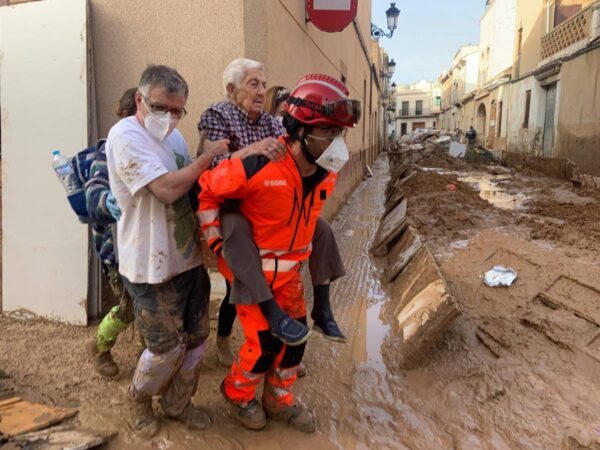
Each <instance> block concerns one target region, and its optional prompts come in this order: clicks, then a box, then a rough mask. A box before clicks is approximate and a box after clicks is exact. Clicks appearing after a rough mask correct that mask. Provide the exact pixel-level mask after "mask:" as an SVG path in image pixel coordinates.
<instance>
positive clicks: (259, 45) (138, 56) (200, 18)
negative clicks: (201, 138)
mask: <svg viewBox="0 0 600 450" xmlns="http://www.w3.org/2000/svg"><path fill="white" fill-rule="evenodd" d="M90 2H91V14H92V22H93V43H94V53H95V56H94V63H95V76H96V96H97V101H98V106H97V115H98V134H99V136H105V135H106V134H107V132H108V130H109V129H110V127H111V126H112V124H113V123H114V122H115V121H116V118H115V116H114V107H115V103H116V101H117V99H118V97H119V96H120V94H121V93H122V92H123V91H124V90H125V89H127V88H128V87H130V86H134V85H136V84H137V82H138V79H139V76H140V74H141V72H142V70H143V69H144V68H145V67H146V65H147V64H149V63H164V64H169V65H172V66H174V67H176V68H177V69H178V70H179V71H180V72H181V74H182V75H183V76H184V77H185V78H186V80H187V81H188V83H189V85H190V97H189V99H188V104H187V106H186V109H187V110H188V116H187V117H186V118H185V119H184V120H183V121H182V122H181V124H180V126H179V128H180V130H181V131H182V132H183V134H184V136H185V138H186V140H187V142H188V145H189V147H190V149H191V151H192V152H193V151H195V148H196V146H197V142H198V139H197V131H196V125H197V122H198V119H199V117H200V114H201V113H202V112H203V111H204V110H205V109H206V107H207V106H208V105H209V104H211V103H213V102H216V101H220V100H222V99H223V93H222V82H221V79H222V74H223V70H224V68H225V67H226V65H227V64H228V63H229V62H230V61H231V60H233V59H235V58H239V57H248V58H252V59H256V60H259V61H262V62H264V63H265V64H266V66H267V72H268V83H269V84H281V85H284V86H289V87H293V85H294V84H295V83H296V82H297V81H298V80H299V79H300V77H302V76H303V75H305V74H306V73H310V72H321V73H326V74H329V75H332V76H335V77H337V78H340V77H341V75H342V73H344V74H345V76H346V77H347V80H346V84H347V85H348V88H349V90H350V95H351V97H353V98H356V99H359V100H361V101H364V104H363V113H364V114H363V115H364V116H365V117H364V119H363V120H361V122H360V124H359V125H358V127H357V128H356V129H354V130H352V131H350V132H349V133H348V138H347V140H348V144H349V148H350V149H351V151H352V160H351V163H350V164H348V166H347V167H346V168H345V170H344V173H343V174H342V177H341V178H340V182H339V184H338V189H337V193H338V194H337V198H336V200H335V203H336V204H340V203H341V201H342V200H343V199H345V197H346V196H347V195H348V194H349V193H350V191H351V189H352V187H353V186H354V185H355V184H356V182H357V181H359V180H361V179H362V177H363V174H364V167H365V165H366V164H367V163H371V162H372V160H373V159H374V158H375V156H376V153H377V152H376V151H374V150H373V148H374V147H377V143H378V142H379V139H378V135H379V133H378V132H377V130H378V129H379V128H380V126H379V125H378V121H380V117H381V115H380V114H379V115H378V117H379V118H378V119H377V120H376V119H375V117H376V115H377V114H378V111H377V108H378V101H379V97H378V95H377V89H376V86H375V82H374V80H373V87H372V89H371V73H370V61H371V59H370V58H371V55H369V60H367V58H366V57H365V55H364V53H363V50H362V48H361V46H360V44H359V40H358V38H357V35H356V32H355V29H354V27H353V25H352V24H350V25H349V26H348V27H347V28H346V29H345V30H344V31H343V32H341V33H324V32H321V31H319V30H318V29H317V28H316V27H315V26H314V25H313V24H312V23H305V2H301V1H298V0H228V1H226V2H223V1H220V0H203V1H202V2H201V5H200V2H198V1H197V0H178V1H177V2H176V5H177V7H176V8H174V7H168V8H167V7H165V3H164V2H159V1H151V0H128V1H127V2H121V1H119V0H90ZM358 5H359V7H358V14H357V20H358V23H359V27H360V29H361V32H362V37H363V41H364V43H365V46H366V48H367V51H368V52H369V53H370V52H371V46H372V42H371V38H370V16H371V2H370V1H368V0H365V1H360V2H359V3H358ZM140 11H143V14H140ZM365 87H366V89H365ZM369 109H370V110H371V113H372V114H371V116H368V117H367V115H368V112H369ZM363 129H364V130H363Z"/></svg>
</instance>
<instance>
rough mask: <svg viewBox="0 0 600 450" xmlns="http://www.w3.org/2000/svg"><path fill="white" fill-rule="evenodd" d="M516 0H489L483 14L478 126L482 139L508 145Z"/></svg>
mask: <svg viewBox="0 0 600 450" xmlns="http://www.w3.org/2000/svg"><path fill="white" fill-rule="evenodd" d="M516 3H517V0H489V1H488V2H487V4H486V10H485V13H484V15H483V17H482V18H481V24H480V39H479V46H480V52H479V56H480V57H479V75H478V82H477V93H476V95H475V111H476V121H475V125H474V126H475V128H476V130H477V133H478V135H479V138H480V139H479V140H480V143H481V144H482V145H483V146H485V147H487V148H491V149H505V148H506V139H507V134H508V127H507V126H506V115H507V112H508V105H509V97H510V86H509V82H510V73H511V70H512V64H513V49H514V39H515V17H516Z"/></svg>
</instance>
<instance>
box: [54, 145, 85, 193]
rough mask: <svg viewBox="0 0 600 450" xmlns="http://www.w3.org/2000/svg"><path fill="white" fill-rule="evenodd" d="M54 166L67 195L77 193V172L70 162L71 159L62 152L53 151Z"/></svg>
mask: <svg viewBox="0 0 600 450" xmlns="http://www.w3.org/2000/svg"><path fill="white" fill-rule="evenodd" d="M52 167H54V172H55V173H56V176H57V177H58V179H59V180H60V182H61V183H62V185H63V187H64V188H65V190H66V191H67V196H69V195H72V194H75V193H76V192H77V190H78V188H79V186H78V183H77V179H76V177H75V172H73V168H72V167H71V164H70V163H69V160H68V159H67V158H66V157H65V156H64V155H63V154H62V153H61V152H60V150H54V151H53V152H52Z"/></svg>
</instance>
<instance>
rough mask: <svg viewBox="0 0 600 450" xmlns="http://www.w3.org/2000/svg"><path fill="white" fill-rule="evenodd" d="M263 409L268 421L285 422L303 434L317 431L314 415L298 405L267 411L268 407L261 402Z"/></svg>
mask: <svg viewBox="0 0 600 450" xmlns="http://www.w3.org/2000/svg"><path fill="white" fill-rule="evenodd" d="M263 407H264V409H265V412H266V413H267V417H268V418H269V419H273V420H279V421H281V422H285V423H287V424H289V425H291V426H292V427H294V428H296V429H297V430H300V431H302V432H304V433H314V432H315V430H316V429H317V423H316V420H315V416H314V414H313V413H312V412H311V411H309V410H308V409H306V408H305V407H304V406H302V405H299V404H298V403H296V404H294V405H292V406H284V407H278V408H276V409H269V408H268V405H266V404H265V403H264V402H263Z"/></svg>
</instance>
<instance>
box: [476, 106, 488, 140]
mask: <svg viewBox="0 0 600 450" xmlns="http://www.w3.org/2000/svg"><path fill="white" fill-rule="evenodd" d="M485 116H486V111H485V105H484V104H483V103H481V104H480V105H479V107H478V108H477V117H476V119H475V131H476V132H477V137H478V138H479V139H478V142H479V144H480V145H483V146H485V131H486V130H485V123H486V121H485V119H486V117H485Z"/></svg>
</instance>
